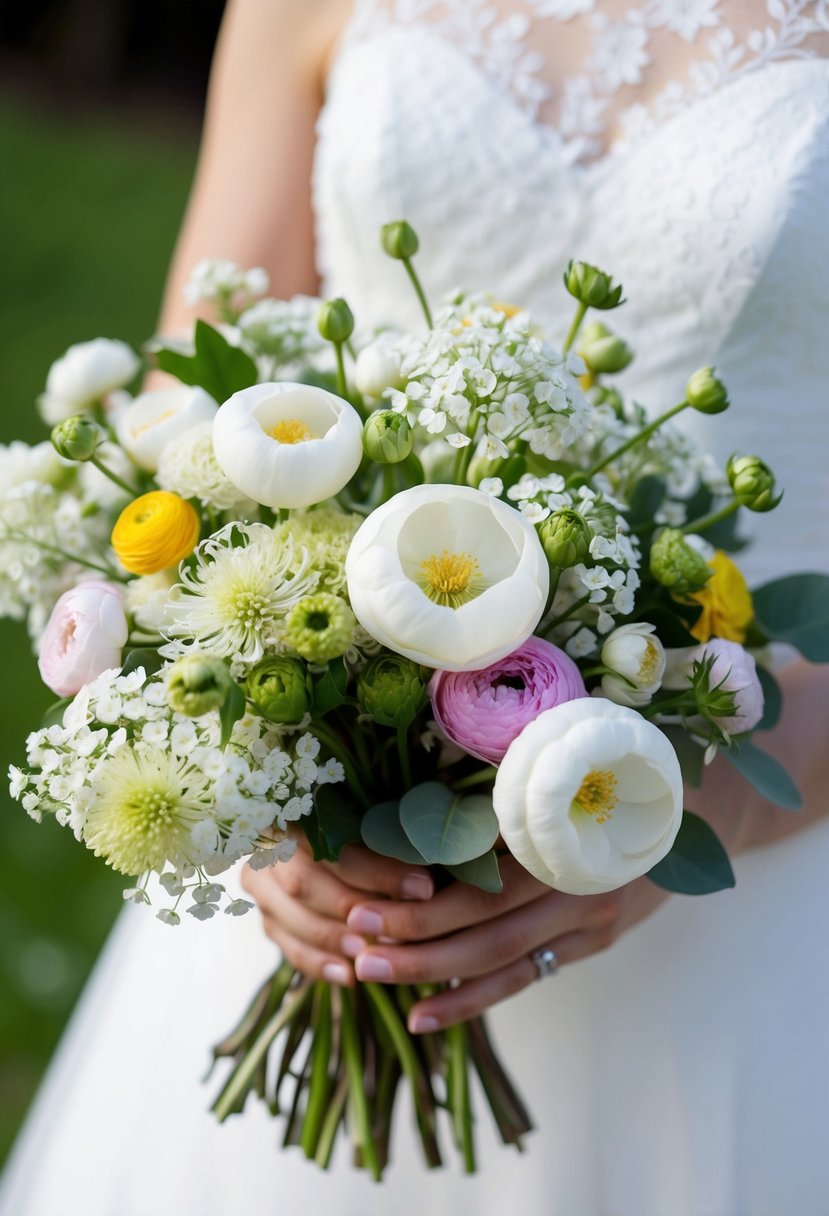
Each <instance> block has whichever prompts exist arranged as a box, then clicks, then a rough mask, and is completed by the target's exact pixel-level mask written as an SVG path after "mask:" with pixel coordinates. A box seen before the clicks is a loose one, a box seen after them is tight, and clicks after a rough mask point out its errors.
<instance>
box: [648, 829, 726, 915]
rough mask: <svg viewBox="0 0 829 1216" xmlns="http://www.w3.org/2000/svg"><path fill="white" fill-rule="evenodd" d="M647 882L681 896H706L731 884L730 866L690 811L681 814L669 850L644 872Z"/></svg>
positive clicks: (716, 839) (711, 831) (715, 838)
mask: <svg viewBox="0 0 829 1216" xmlns="http://www.w3.org/2000/svg"><path fill="white" fill-rule="evenodd" d="M648 878H650V880H651V881H652V882H655V883H656V885H657V886H658V887H663V888H664V889H665V890H666V891H676V892H678V893H679V894H681V895H710V894H711V893H712V892H714V891H723V890H725V889H726V888H727V887H733V886H734V883H735V879H734V871H733V870H732V869H731V862H730V861H729V860H728V854H727V853H726V851H725V849H724V848H723V846H722V844H721V843H720V840H719V837H718V836H717V834H716V832H715V831H714V829H713V828H712V827H711V826H710V825H709V824H707V823H706V822H705V820H704V819H700V817H699V815H693V814H692V813H691V812H690V811H683V813H682V823H681V825H680V828H679V833H678V835H677V838H676V840H675V841H674V844H673V848H672V849H671V851H670V853H669V854H668V856H667V857H663V858H662V860H661V861H658V862H657V863H656V865H655V866H654V867H653V868H652V869H651V870H649V871H648Z"/></svg>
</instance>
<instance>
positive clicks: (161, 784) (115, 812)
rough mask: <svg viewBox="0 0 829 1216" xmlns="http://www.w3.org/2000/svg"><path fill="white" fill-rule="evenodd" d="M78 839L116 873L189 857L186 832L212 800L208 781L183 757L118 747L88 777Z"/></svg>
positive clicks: (158, 750)
mask: <svg viewBox="0 0 829 1216" xmlns="http://www.w3.org/2000/svg"><path fill="white" fill-rule="evenodd" d="M92 791H93V800H92V804H91V806H90V808H89V812H88V814H87V817H86V824H85V826H84V839H85V840H86V843H87V844H88V846H89V847H90V848H91V849H92V850H93V851H94V853H95V855H96V856H98V857H103V858H104V859H105V860H106V862H107V864H108V865H111V866H112V867H113V869H115V870H119V871H120V872H121V873H122V874H143V873H144V872H145V871H146V870H162V869H163V868H164V866H165V865H167V864H170V865H173V866H180V865H183V864H185V863H186V862H188V861H189V860H190V852H189V846H190V833H191V831H192V829H193V828H194V826H195V825H196V824H197V823H199V821H200V820H202V819H203V818H205V817H206V816H207V815H208V814H209V812H210V809H211V807H212V804H213V793H212V787H211V782H210V781H209V780H208V778H207V777H206V776H205V774H204V773H203V772H202V771H201V770H200V769H199V768H198V767H197V766H196V765H194V764H192V763H191V762H190V761H189V760H187V759H186V758H185V757H180V756H175V755H171V754H170V752H168V751H162V750H161V748H159V747H149V746H148V747H142V748H141V750H138V749H137V748H132V747H122V748H121V749H120V751H118V752H116V754H115V755H114V756H111V757H109V758H108V759H107V760H105V761H104V762H103V763H102V764H101V765H100V767H99V768H98V770H97V772H96V773H95V775H94V777H93V780H92Z"/></svg>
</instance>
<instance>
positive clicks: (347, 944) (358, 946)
mask: <svg viewBox="0 0 829 1216" xmlns="http://www.w3.org/2000/svg"><path fill="white" fill-rule="evenodd" d="M367 945H368V943H367V942H366V941H365V939H364V938H362V937H358V936H357V934H356V933H346V935H345V937H344V938H342V940H341V941H340V949H341V950H342V952H343V954H347V955H348V957H349V958H356V957H357V955H358V954H362V952H363V950H365V948H366V946H367Z"/></svg>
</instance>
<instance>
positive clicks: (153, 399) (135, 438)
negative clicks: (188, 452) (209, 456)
mask: <svg viewBox="0 0 829 1216" xmlns="http://www.w3.org/2000/svg"><path fill="white" fill-rule="evenodd" d="M217 408H218V407H217V405H216V402H215V401H214V400H213V398H212V397H211V396H210V394H209V393H206V392H205V391H204V389H203V388H189V387H186V386H182V387H181V388H159V389H153V390H151V391H150V392H147V393H141V394H140V395H139V396H138V397H136V398H135V400H134V401H132V402H131V403H130V404H129V405H128V406H127V407H126V408H125V409H123V410H122V411H121V412H120V413H119V414H118V415H117V417H116V420H115V428H116V433H117V435H118V440H119V442H120V443H121V445H122V447H123V448H124V449H125V451H127V452H128V453H129V455H130V456H131V457H132V459H133V460H134V461H135V463H136V464H137V465H140V466H141V468H142V469H146V470H147V472H149V473H154V472H155V471H156V469H157V468H158V462H159V460H160V458H161V453H162V451H163V450H164V448H165V446H166V445H167V444H168V443H169V442H170V440H171V439H175V438H176V437H177V436H178V435H182V434H184V432H185V431H187V430H189V429H190V427H191V426H195V424H196V423H197V422H203V421H205V420H207V419H213V418H214V417H215V414H216V410H217Z"/></svg>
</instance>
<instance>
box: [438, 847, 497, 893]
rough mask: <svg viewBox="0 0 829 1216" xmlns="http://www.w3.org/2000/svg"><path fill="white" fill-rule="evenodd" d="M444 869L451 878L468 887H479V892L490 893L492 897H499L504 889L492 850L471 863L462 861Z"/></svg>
mask: <svg viewBox="0 0 829 1216" xmlns="http://www.w3.org/2000/svg"><path fill="white" fill-rule="evenodd" d="M446 868H447V870H448V871H449V873H450V874H451V875H452V877H453V878H457V880H458V882H465V883H468V884H469V886H470V887H479V888H480V890H481V891H490V892H491V893H492V894H493V895H500V893H501V892H502V891H503V889H504V884H503V882H502V881H501V871H500V870H499V869H498V858H497V856H496V854H495V851H494V850H493V849H490V851H489V852H488V853H484V855H483V856H482V857H475V858H473V859H472V861H464V862H462V863H461V864H460V865H457V866H447V867H446Z"/></svg>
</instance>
